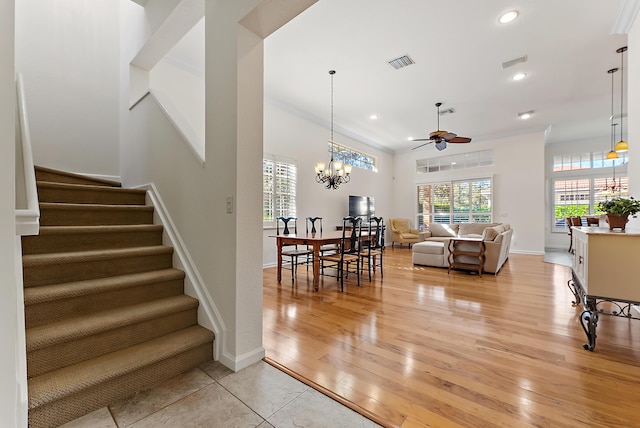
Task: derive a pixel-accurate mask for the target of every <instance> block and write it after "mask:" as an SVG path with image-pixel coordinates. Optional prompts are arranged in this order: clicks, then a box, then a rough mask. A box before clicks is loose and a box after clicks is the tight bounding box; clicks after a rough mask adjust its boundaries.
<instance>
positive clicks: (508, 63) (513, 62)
mask: <svg viewBox="0 0 640 428" xmlns="http://www.w3.org/2000/svg"><path fill="white" fill-rule="evenodd" d="M521 62H527V56H526V55H524V56H521V57H520V58H516V59H512V60H511V61H506V62H503V63H502V68H509V67H513V66H514V65H516V64H520V63H521Z"/></svg>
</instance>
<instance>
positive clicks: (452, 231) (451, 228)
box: [429, 223, 458, 237]
mask: <svg viewBox="0 0 640 428" xmlns="http://www.w3.org/2000/svg"><path fill="white" fill-rule="evenodd" d="M429 231H430V232H431V236H449V237H455V236H458V225H457V224H440V223H429Z"/></svg>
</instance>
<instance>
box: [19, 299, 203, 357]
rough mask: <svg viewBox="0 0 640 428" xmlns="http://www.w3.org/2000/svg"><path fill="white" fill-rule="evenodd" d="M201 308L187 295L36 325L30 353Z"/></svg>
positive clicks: (28, 339)
mask: <svg viewBox="0 0 640 428" xmlns="http://www.w3.org/2000/svg"><path fill="white" fill-rule="evenodd" d="M197 307H198V300H197V299H194V298H193V297H189V296H186V295H184V294H183V295H180V296H174V297H168V298H165V299H157V300H153V301H151V302H147V303H143V304H138V305H133V306H126V307H123V308H117V309H112V310H108V311H103V312H99V313H96V314H93V315H90V316H83V317H78V318H70V319H67V320H64V321H59V322H56V323H52V324H49V325H43V326H39V327H33V328H30V329H27V337H26V342H27V352H31V351H34V350H36V349H41V348H46V347H50V346H53V345H56V344H58V343H63V342H67V341H71V340H74V339H77V338H79V337H85V336H90V335H94V334H99V333H102V332H105V331H108V330H114V329H116V328H120V327H124V326H126V325H129V324H137V323H141V322H143V321H146V320H150V319H153V318H159V317H161V316H163V315H167V314H170V313H176V312H184V311H186V310H189V309H194V308H197Z"/></svg>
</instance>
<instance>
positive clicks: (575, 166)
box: [548, 150, 629, 233]
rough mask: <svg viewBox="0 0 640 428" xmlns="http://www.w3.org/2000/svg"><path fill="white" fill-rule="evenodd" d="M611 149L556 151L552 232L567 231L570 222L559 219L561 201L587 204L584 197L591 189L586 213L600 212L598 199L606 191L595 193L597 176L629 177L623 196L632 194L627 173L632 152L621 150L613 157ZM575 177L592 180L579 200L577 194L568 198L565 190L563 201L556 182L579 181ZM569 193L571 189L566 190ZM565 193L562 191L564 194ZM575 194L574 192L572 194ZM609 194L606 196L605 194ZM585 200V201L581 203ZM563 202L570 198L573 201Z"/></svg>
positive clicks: (581, 193)
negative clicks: (610, 156) (609, 153)
mask: <svg viewBox="0 0 640 428" xmlns="http://www.w3.org/2000/svg"><path fill="white" fill-rule="evenodd" d="M606 155H607V150H595V151H585V152H569V153H557V154H554V155H553V157H552V158H551V161H552V162H551V174H550V178H551V180H550V181H551V189H550V196H551V197H550V200H551V203H550V204H549V205H550V206H549V214H548V215H549V221H550V224H551V228H550V229H551V232H552V233H566V232H567V225H566V222H565V221H564V219H556V206H558V205H572V204H571V202H576V203H575V204H573V205H586V204H585V203H584V201H586V199H585V198H584V196H587V193H588V205H589V207H588V212H586V213H584V214H583V215H582V216H583V217H584V216H585V215H596V214H598V213H597V212H596V211H597V205H598V201H599V200H602V197H603V196H602V194H599V195H596V194H595V190H594V189H595V186H594V181H595V180H602V179H609V180H612V179H613V177H614V175H615V177H616V181H618V180H626V182H627V188H626V190H625V191H624V192H622V193H621V195H622V196H626V195H627V194H628V174H627V169H628V168H627V165H628V163H629V157H628V153H620V154H619V155H618V156H619V158H617V159H613V160H606ZM575 180H586V181H588V183H589V188H588V189H582V190H581V191H580V192H579V193H580V195H581V196H583V197H582V198H579V199H578V200H576V198H575V196H574V197H573V198H571V197H569V198H567V195H566V194H565V197H564V199H565V200H564V201H561V200H559V199H561V198H557V199H558V200H556V192H561V191H556V184H557V183H558V182H561V181H575ZM564 192H565V193H566V192H567V191H564ZM618 195H620V193H616V194H613V193H612V194H611V195H610V196H609V197H615V196H618ZM560 196H562V195H560ZM569 196H571V195H569ZM605 197H606V196H605ZM580 201H583V203H582V204H580V203H578V202H580ZM563 202H570V203H569V204H566V203H563ZM568 214H578V213H577V212H575V213H574V212H571V213H568Z"/></svg>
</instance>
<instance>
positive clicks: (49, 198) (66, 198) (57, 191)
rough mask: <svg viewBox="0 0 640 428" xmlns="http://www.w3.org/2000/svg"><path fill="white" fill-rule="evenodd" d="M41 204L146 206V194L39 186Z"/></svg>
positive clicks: (106, 188)
mask: <svg viewBox="0 0 640 428" xmlns="http://www.w3.org/2000/svg"><path fill="white" fill-rule="evenodd" d="M103 187H104V186H103ZM38 200H39V201H40V202H62V203H70V204H105V205H144V204H145V192H131V191H127V190H123V189H116V188H110V187H105V188H104V190H103V191H100V190H98V189H86V190H85V189H74V188H69V189H64V188H51V187H48V186H43V185H40V186H38Z"/></svg>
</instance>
